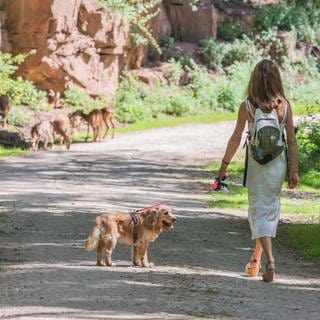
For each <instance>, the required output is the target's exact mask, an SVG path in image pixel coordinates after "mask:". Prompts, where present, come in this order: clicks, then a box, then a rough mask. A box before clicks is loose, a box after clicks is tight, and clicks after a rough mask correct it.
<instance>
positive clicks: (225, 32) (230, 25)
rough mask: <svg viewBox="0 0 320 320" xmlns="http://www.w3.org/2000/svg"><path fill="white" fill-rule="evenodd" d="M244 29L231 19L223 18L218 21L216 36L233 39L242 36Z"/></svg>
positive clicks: (228, 39) (244, 32)
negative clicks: (223, 19)
mask: <svg viewBox="0 0 320 320" xmlns="http://www.w3.org/2000/svg"><path fill="white" fill-rule="evenodd" d="M245 34H246V31H245V30H244V28H243V27H242V25H241V24H240V23H239V22H237V21H233V20H225V21H221V22H219V23H218V38H220V39H223V40H227V41H233V40H235V39H237V38H242V36H243V35H245Z"/></svg>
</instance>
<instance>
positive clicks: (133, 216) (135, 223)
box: [130, 210, 139, 244]
mask: <svg viewBox="0 0 320 320" xmlns="http://www.w3.org/2000/svg"><path fill="white" fill-rule="evenodd" d="M136 213H137V211H134V210H132V211H130V216H131V219H132V222H133V243H134V244H135V243H136V241H137V240H138V224H139V219H138V217H137V215H136Z"/></svg>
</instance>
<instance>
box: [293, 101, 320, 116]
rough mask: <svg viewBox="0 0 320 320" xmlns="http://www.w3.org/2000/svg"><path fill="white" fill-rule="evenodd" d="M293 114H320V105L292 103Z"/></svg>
mask: <svg viewBox="0 0 320 320" xmlns="http://www.w3.org/2000/svg"><path fill="white" fill-rule="evenodd" d="M291 104H292V110H293V114H295V115H298V114H300V115H301V114H310V113H317V112H320V104H315V103H308V102H301V101H291Z"/></svg>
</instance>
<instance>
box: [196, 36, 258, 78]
mask: <svg viewBox="0 0 320 320" xmlns="http://www.w3.org/2000/svg"><path fill="white" fill-rule="evenodd" d="M200 47H201V56H202V59H203V61H204V62H205V63H206V64H207V65H208V66H209V68H211V69H213V70H215V71H220V72H221V71H222V70H223V68H225V67H227V66H230V65H232V64H233V63H235V62H236V61H238V62H239V61H240V62H241V61H248V60H250V59H251V58H252V57H253V56H254V55H255V54H256V49H255V46H254V43H253V41H252V40H251V39H249V38H248V37H246V36H244V37H243V38H242V39H240V40H239V39H236V40H235V41H233V42H231V43H229V42H219V41H216V40H214V39H212V38H206V39H203V40H201V41H200Z"/></svg>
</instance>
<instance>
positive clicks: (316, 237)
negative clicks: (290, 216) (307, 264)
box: [285, 224, 320, 261]
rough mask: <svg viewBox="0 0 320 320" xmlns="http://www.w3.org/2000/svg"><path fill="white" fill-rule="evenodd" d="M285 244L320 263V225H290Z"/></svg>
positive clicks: (287, 229) (287, 228) (286, 232)
mask: <svg viewBox="0 0 320 320" xmlns="http://www.w3.org/2000/svg"><path fill="white" fill-rule="evenodd" d="M285 235H286V237H285V238H286V239H285V242H286V243H287V244H288V245H289V246H291V247H293V248H295V249H297V250H299V251H301V252H302V253H303V254H305V255H306V256H308V257H310V258H313V259H315V260H317V261H320V224H297V225H289V226H287V227H286V231H285Z"/></svg>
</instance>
